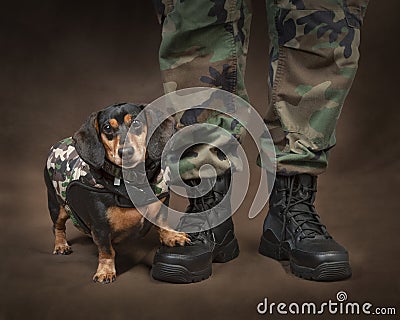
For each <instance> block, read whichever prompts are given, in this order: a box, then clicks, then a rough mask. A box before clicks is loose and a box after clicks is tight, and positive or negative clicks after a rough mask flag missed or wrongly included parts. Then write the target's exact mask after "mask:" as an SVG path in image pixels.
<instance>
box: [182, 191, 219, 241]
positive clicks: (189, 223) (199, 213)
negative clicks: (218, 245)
mask: <svg viewBox="0 0 400 320" xmlns="http://www.w3.org/2000/svg"><path fill="white" fill-rule="evenodd" d="M218 196H221V197H223V194H222V193H221V192H218V191H215V190H211V191H210V192H209V193H207V194H205V195H204V196H201V197H198V198H193V200H192V201H191V203H190V205H189V206H188V207H187V209H186V212H187V213H188V214H185V215H183V216H182V217H181V218H180V220H179V224H178V227H179V228H180V229H182V228H183V227H195V228H197V229H199V230H202V229H204V226H205V225H207V226H211V222H210V220H209V213H208V214H205V213H204V211H208V210H213V208H214V207H215V205H216V199H217V198H218ZM212 213H213V214H214V213H216V211H213V212H212ZM188 236H189V238H190V240H191V242H190V244H194V243H196V242H199V241H200V242H203V243H204V242H206V241H209V239H210V236H211V238H212V239H213V241H214V242H215V236H214V233H213V232H212V229H210V228H209V227H208V228H207V230H203V231H199V232H192V233H188Z"/></svg>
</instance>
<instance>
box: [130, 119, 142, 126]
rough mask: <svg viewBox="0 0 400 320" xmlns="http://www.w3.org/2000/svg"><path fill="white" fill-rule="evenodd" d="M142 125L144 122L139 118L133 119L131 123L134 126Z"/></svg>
mask: <svg viewBox="0 0 400 320" xmlns="http://www.w3.org/2000/svg"><path fill="white" fill-rule="evenodd" d="M141 125H142V123H141V122H140V121H139V120H137V119H133V120H132V123H131V126H132V127H134V128H139V127H140V126H141Z"/></svg>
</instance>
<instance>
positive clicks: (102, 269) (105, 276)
mask: <svg viewBox="0 0 400 320" xmlns="http://www.w3.org/2000/svg"><path fill="white" fill-rule="evenodd" d="M116 277H117V273H116V271H115V265H114V259H99V266H98V267H97V271H96V273H95V275H94V276H93V281H94V282H98V283H102V284H107V283H111V282H114V281H115V279H116Z"/></svg>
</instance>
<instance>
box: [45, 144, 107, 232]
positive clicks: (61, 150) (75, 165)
mask: <svg viewBox="0 0 400 320" xmlns="http://www.w3.org/2000/svg"><path fill="white" fill-rule="evenodd" d="M46 167H47V171H48V173H49V177H50V181H51V182H52V183H53V186H54V189H55V191H56V195H57V198H58V200H59V202H60V205H62V206H64V208H65V211H66V212H67V214H68V215H69V217H70V218H71V220H72V222H73V224H74V225H75V226H76V227H77V228H78V229H81V230H82V231H84V230H83V229H82V228H81V227H80V224H79V222H78V220H77V219H76V218H75V216H74V214H73V212H72V211H71V209H70V208H69V206H68V205H66V199H67V187H68V185H69V184H70V183H71V182H72V181H74V180H79V179H80V178H81V177H85V180H86V181H87V183H88V184H89V185H91V186H96V187H102V186H100V185H97V184H96V181H95V179H94V178H93V177H92V175H91V173H90V167H89V165H88V164H87V163H86V162H84V161H83V160H82V159H81V158H80V157H79V155H78V153H77V152H76V150H75V147H74V141H73V140H72V137H68V138H66V139H63V140H61V141H60V142H57V143H56V144H55V145H54V146H53V147H51V149H50V152H49V155H48V158H47V163H46Z"/></svg>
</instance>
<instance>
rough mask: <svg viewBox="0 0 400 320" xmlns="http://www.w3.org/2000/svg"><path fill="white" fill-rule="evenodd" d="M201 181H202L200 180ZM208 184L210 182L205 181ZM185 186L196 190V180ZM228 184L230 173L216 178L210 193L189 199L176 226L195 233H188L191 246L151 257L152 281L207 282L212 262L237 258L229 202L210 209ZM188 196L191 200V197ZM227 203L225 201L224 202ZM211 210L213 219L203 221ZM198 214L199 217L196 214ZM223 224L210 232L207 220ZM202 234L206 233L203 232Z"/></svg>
mask: <svg viewBox="0 0 400 320" xmlns="http://www.w3.org/2000/svg"><path fill="white" fill-rule="evenodd" d="M203 180H204V179H203ZM205 180H206V181H208V182H210V181H211V179H209V180H208V179H205ZM185 182H186V183H187V184H188V185H189V186H196V185H198V184H199V180H190V181H185ZM229 184H230V172H229V174H225V175H222V176H219V177H217V179H216V182H215V185H214V186H213V188H212V190H211V191H209V192H208V193H206V194H205V195H203V196H201V197H197V198H195V197H193V198H189V202H190V204H189V206H188V208H187V209H186V212H187V213H188V214H187V215H184V216H183V217H182V218H181V220H180V223H179V225H178V231H179V229H181V230H185V229H184V228H185V227H191V228H192V230H193V228H195V229H197V230H199V232H193V233H189V234H188V235H189V237H190V240H191V242H190V243H189V244H186V245H185V246H175V247H168V246H165V245H163V246H161V247H160V248H159V249H158V250H157V252H156V254H155V257H154V262H153V268H152V276H153V278H154V279H157V280H161V281H167V282H174V283H191V282H197V281H201V280H204V279H207V278H208V277H209V276H210V275H211V273H212V262H228V261H230V260H232V259H234V258H236V257H237V256H238V255H239V246H238V242H237V240H236V237H235V234H234V230H233V229H234V228H233V222H232V218H231V217H230V216H231V207H230V203H229V201H226V202H227V203H226V205H225V204H224V206H223V207H220V208H218V212H216V210H215V209H212V208H213V207H214V206H216V205H217V204H218V203H220V202H221V201H222V199H223V198H224V196H225V195H226V196H229V194H227V192H228V189H229ZM191 196H194V195H193V194H191ZM228 199H229V198H228ZM210 209H212V210H211V213H212V216H213V217H207V216H205V215H204V214H201V212H203V211H205V210H210ZM196 213H199V214H196ZM225 217H226V220H225V221H224V222H222V223H221V224H219V225H218V226H217V227H214V228H211V229H210V225H211V221H210V219H213V218H214V219H215V218H218V220H219V221H223V220H224V219H225ZM203 230H206V231H203Z"/></svg>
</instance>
